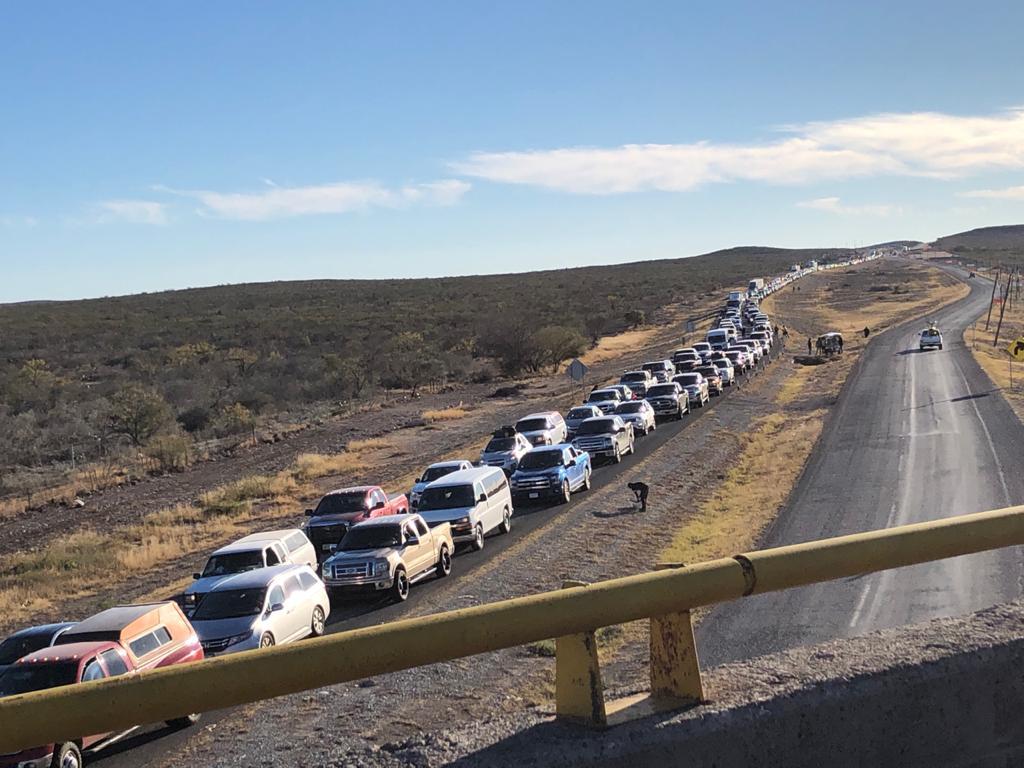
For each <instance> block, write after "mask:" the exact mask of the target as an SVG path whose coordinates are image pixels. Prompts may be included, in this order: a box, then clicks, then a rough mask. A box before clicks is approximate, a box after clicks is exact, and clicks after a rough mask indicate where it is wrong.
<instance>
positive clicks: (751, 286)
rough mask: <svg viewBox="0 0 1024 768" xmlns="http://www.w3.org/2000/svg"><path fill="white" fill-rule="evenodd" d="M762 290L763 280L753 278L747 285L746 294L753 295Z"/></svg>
mask: <svg viewBox="0 0 1024 768" xmlns="http://www.w3.org/2000/svg"><path fill="white" fill-rule="evenodd" d="M763 289H764V278H763V277H755V278H754V279H753V280H751V281H750V282H749V283H747V293H748V294H749V293H755V292H757V291H761V290H763Z"/></svg>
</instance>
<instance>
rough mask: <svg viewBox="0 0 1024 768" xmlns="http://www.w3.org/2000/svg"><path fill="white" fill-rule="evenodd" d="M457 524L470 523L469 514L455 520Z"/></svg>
mask: <svg viewBox="0 0 1024 768" xmlns="http://www.w3.org/2000/svg"><path fill="white" fill-rule="evenodd" d="M455 524H456V525H469V515H466V516H465V517H460V518H459V519H458V520H456V521H455Z"/></svg>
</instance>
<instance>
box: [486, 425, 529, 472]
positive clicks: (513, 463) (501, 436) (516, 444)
mask: <svg viewBox="0 0 1024 768" xmlns="http://www.w3.org/2000/svg"><path fill="white" fill-rule="evenodd" d="M531 448H533V445H532V444H531V443H530V441H529V440H527V439H526V437H525V436H523V435H521V434H519V433H518V432H516V431H515V428H514V427H502V428H501V429H498V430H495V431H494V432H493V433H492V434H491V439H490V440H488V441H487V445H485V446H484V449H483V451H481V452H480V463H481V464H482V465H484V466H487V467H500V468H501V469H503V470H504V471H505V474H506V475H511V474H512V473H513V472H515V471H516V467H518V466H519V460H520V459H521V458H523V456H525V455H526V454H527V453H528V452H529V451H530V449H531Z"/></svg>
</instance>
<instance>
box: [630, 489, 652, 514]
mask: <svg viewBox="0 0 1024 768" xmlns="http://www.w3.org/2000/svg"><path fill="white" fill-rule="evenodd" d="M626 485H627V487H628V488H629V490H631V491H632V492H633V494H634V495H635V496H636V500H637V501H639V502H640V511H641V512H646V511H647V493H648V491H650V490H651V489H650V486H648V485H647V483H627V484H626Z"/></svg>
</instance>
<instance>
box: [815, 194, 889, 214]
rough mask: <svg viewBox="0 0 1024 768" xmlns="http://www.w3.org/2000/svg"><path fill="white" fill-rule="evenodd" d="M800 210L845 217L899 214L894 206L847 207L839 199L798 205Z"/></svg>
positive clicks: (823, 199)
mask: <svg viewBox="0 0 1024 768" xmlns="http://www.w3.org/2000/svg"><path fill="white" fill-rule="evenodd" d="M797 207H798V208H812V209H814V210H816V211H826V212H828V213H838V214H841V215H843V216H888V215H890V214H892V213H897V212H899V208H897V207H895V206H892V205H846V204H845V203H843V201H842V200H840V199H839V198H838V197H818V198H815V199H814V200H804V201H802V202H799V203H797Z"/></svg>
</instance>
